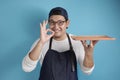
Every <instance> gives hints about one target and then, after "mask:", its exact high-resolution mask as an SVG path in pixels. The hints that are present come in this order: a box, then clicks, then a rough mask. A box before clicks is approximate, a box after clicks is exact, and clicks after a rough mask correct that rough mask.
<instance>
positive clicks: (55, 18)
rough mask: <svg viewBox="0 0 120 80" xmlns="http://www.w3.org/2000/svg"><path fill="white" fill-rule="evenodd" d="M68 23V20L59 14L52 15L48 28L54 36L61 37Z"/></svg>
mask: <svg viewBox="0 0 120 80" xmlns="http://www.w3.org/2000/svg"><path fill="white" fill-rule="evenodd" d="M68 25H69V21H66V20H65V18H64V17H63V16H61V15H52V16H51V17H50V19H49V26H50V29H51V30H53V31H54V32H55V34H54V37H61V36H62V35H64V34H66V28H67V27H68Z"/></svg>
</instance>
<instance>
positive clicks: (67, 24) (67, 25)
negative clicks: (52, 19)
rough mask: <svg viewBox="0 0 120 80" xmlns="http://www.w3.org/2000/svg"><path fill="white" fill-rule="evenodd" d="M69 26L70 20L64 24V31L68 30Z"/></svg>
mask: <svg viewBox="0 0 120 80" xmlns="http://www.w3.org/2000/svg"><path fill="white" fill-rule="evenodd" d="M69 24H70V20H67V22H66V29H68V27H69Z"/></svg>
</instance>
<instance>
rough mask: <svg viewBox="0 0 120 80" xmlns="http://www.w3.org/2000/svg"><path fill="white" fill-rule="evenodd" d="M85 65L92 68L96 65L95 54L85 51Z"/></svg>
mask: <svg viewBox="0 0 120 80" xmlns="http://www.w3.org/2000/svg"><path fill="white" fill-rule="evenodd" d="M83 65H84V66H85V67H87V68H92V67H93V65H94V60H93V54H89V53H88V54H87V53H85V58H84V61H83Z"/></svg>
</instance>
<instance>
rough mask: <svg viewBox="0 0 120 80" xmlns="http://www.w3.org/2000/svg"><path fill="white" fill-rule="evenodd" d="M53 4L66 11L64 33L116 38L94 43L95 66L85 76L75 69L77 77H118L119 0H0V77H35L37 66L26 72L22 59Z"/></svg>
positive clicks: (108, 79)
mask: <svg viewBox="0 0 120 80" xmlns="http://www.w3.org/2000/svg"><path fill="white" fill-rule="evenodd" d="M57 6H61V7H64V8H65V9H67V11H68V14H69V19H70V21H71V23H70V25H69V28H68V30H67V32H68V33H72V34H75V35H108V36H111V37H115V38H116V40H113V41H112V40H110V41H100V42H99V43H98V44H97V45H96V47H95V50H94V60H95V69H94V71H93V73H92V74H91V75H89V76H88V75H85V74H84V73H82V72H81V70H80V68H78V76H79V80H120V62H119V59H120V0H0V80H38V77H39V70H40V67H41V66H40V65H37V68H36V69H35V70H34V71H32V72H31V73H26V72H24V71H23V70H22V66H21V63H22V59H23V57H24V56H25V55H26V54H27V52H28V51H29V49H30V47H31V45H32V43H33V42H34V41H35V40H36V39H37V38H38V37H39V33H40V32H39V31H40V27H39V23H40V22H42V21H43V20H46V19H47V17H48V13H49V11H50V9H51V8H53V7H57Z"/></svg>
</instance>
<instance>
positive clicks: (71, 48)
mask: <svg viewBox="0 0 120 80" xmlns="http://www.w3.org/2000/svg"><path fill="white" fill-rule="evenodd" d="M66 34H67V33H66ZM67 37H68V42H69V45H70V50H73V47H72V43H71V40H70V36H69V35H68V34H67ZM52 39H53V37H51V38H50V44H49V49H51V46H52Z"/></svg>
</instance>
